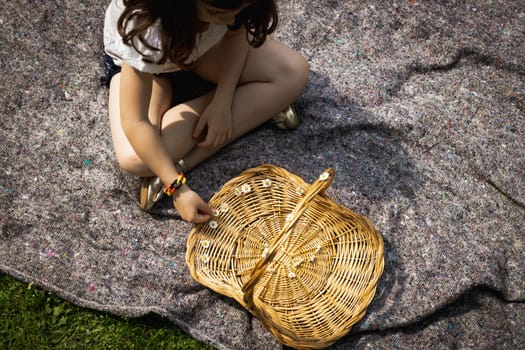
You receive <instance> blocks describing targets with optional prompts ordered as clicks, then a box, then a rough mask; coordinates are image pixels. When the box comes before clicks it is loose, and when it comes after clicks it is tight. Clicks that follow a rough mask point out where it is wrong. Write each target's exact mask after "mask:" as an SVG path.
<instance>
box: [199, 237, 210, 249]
mask: <svg viewBox="0 0 525 350" xmlns="http://www.w3.org/2000/svg"><path fill="white" fill-rule="evenodd" d="M201 247H203V248H204V249H207V248H209V247H210V241H208V240H207V239H205V240H203V241H201Z"/></svg>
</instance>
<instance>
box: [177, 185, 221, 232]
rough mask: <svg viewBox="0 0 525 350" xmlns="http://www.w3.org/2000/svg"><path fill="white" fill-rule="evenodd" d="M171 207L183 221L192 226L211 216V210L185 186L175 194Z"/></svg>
mask: <svg viewBox="0 0 525 350" xmlns="http://www.w3.org/2000/svg"><path fill="white" fill-rule="evenodd" d="M173 206H174V207H175V209H177V212H178V213H179V215H180V216H181V217H182V219H183V220H184V221H188V222H192V223H194V224H200V223H203V222H205V221H207V220H209V219H210V218H211V217H212V216H213V208H212V207H210V206H209V205H208V203H206V202H205V201H204V200H203V199H202V198H201V197H200V196H199V195H198V194H197V193H195V192H194V191H192V190H191V189H190V188H189V187H188V186H186V185H183V186H182V187H181V188H179V189H178V190H177V192H175V194H174V198H173Z"/></svg>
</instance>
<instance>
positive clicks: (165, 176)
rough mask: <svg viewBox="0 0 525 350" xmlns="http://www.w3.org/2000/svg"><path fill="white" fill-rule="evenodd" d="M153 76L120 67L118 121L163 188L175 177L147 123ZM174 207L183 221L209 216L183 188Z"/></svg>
mask: <svg viewBox="0 0 525 350" xmlns="http://www.w3.org/2000/svg"><path fill="white" fill-rule="evenodd" d="M152 85H153V76H152V75H151V74H148V73H143V72H139V71H137V70H136V69H134V68H132V67H130V66H128V65H127V64H125V63H123V64H122V72H121V77H120V120H121V125H122V129H123V130H124V133H125V134H126V136H127V137H128V140H129V142H130V143H131V146H132V147H133V149H134V150H135V152H136V153H137V155H138V156H139V157H140V159H142V160H143V161H144V163H145V164H146V166H147V167H148V168H149V169H150V170H151V171H152V172H153V173H154V174H155V175H157V176H158V177H159V178H160V179H161V181H162V183H163V184H165V185H169V184H171V183H172V182H173V180H175V179H176V178H177V176H178V172H177V169H176V168H175V165H174V164H173V161H172V160H171V158H170V156H169V154H168V152H167V151H166V149H165V146H164V144H163V142H162V139H161V138H160V134H159V131H158V129H157V128H155V127H154V126H153V125H152V124H151V123H150V121H149V119H148V110H149V101H150V99H151V89H152ZM173 203H174V206H175V207H176V208H177V211H178V212H179V214H180V216H181V217H182V219H184V220H186V221H190V222H194V223H199V222H204V221H206V220H208V219H209V218H210V216H211V215H212V208H211V207H210V206H209V205H208V204H207V203H206V202H204V201H203V200H202V198H201V197H200V196H199V195H197V194H196V193H195V192H193V191H192V190H191V189H190V188H189V187H188V186H186V185H183V186H182V187H181V188H180V189H179V190H177V192H176V193H175V194H174V202H173Z"/></svg>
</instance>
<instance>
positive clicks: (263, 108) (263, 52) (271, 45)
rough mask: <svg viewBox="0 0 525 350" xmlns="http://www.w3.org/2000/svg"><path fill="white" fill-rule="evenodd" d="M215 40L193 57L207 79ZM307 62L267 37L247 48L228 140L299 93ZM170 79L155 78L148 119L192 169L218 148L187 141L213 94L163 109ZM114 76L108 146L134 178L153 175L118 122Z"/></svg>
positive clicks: (212, 73) (213, 73)
mask: <svg viewBox="0 0 525 350" xmlns="http://www.w3.org/2000/svg"><path fill="white" fill-rule="evenodd" d="M220 49H221V47H220V44H219V45H217V46H215V47H214V48H212V49H211V50H209V51H208V52H207V53H206V54H205V55H204V56H203V57H201V58H200V59H199V62H198V64H197V67H196V69H195V72H196V73H197V74H198V75H200V76H201V77H203V78H204V79H207V80H209V81H212V82H216V81H217V78H218V77H217V72H218V67H217V59H216V57H217V56H216V55H217V54H218V52H219V50H220ZM308 74H309V69H308V64H307V63H306V61H305V59H304V58H303V57H302V56H300V55H299V54H298V53H297V52H295V51H293V50H292V49H290V48H288V47H287V46H285V45H283V44H281V43H279V42H277V41H275V40H273V39H271V38H268V39H267V41H266V43H265V44H264V45H263V46H262V47H260V48H250V51H249V53H248V57H247V61H246V65H245V67H244V70H243V72H242V74H241V77H240V81H239V86H238V88H237V89H236V92H235V96H234V99H233V103H232V118H233V121H232V125H233V131H232V136H231V138H230V139H229V140H228V143H229V142H231V141H233V140H235V139H237V138H238V137H240V136H242V135H244V134H246V133H247V132H249V131H250V130H252V129H254V128H255V127H257V126H259V125H260V124H262V123H264V122H265V121H267V120H269V119H271V118H272V117H273V116H274V115H275V114H277V113H278V112H280V111H281V110H283V109H284V108H285V107H286V106H288V105H290V104H291V103H292V102H293V101H294V100H295V99H296V98H297V97H298V96H299V94H300V93H301V91H302V90H303V89H304V86H305V85H306V82H307V80H308ZM171 93H172V91H171V85H170V82H169V81H167V80H166V79H163V78H158V77H156V78H155V80H154V84H153V90H152V97H151V101H150V109H149V119H150V121H151V123H152V124H153V125H157V126H159V127H160V130H159V132H160V134H161V137H162V140H163V142H164V144H165V146H166V149H167V150H168V152H169V153H170V155H171V159H172V160H173V161H174V162H176V161H178V160H180V159H184V162H185V166H186V168H187V169H188V170H189V169H192V168H194V167H195V166H197V165H198V164H199V163H201V162H202V161H203V160H205V159H206V158H208V157H210V156H211V155H212V154H214V153H215V152H217V151H218V150H219V149H220V147H216V148H201V147H196V145H197V143H198V142H199V141H200V140H196V139H193V137H192V134H193V129H194V128H195V126H196V124H197V120H198V118H199V116H200V115H201V114H202V112H203V111H204V110H205V108H206V107H207V106H208V104H209V102H210V101H211V98H212V96H213V92H211V93H208V94H206V95H203V96H200V97H198V98H196V99H194V100H191V101H188V102H185V103H183V104H180V105H177V106H175V107H172V108H171V109H168V108H169V103H170V101H171ZM119 94H120V75H119V74H117V75H115V76H114V77H113V79H112V81H111V86H110V98H109V115H110V125H111V133H112V138H113V145H114V149H115V153H116V156H117V160H118V162H119V165H120V167H121V168H122V169H123V170H125V171H127V172H129V173H132V174H134V175H137V176H152V175H154V174H153V173H152V172H151V171H150V170H149V169H148V168H147V167H146V166H145V165H144V163H143V162H142V160H141V159H140V158H139V157H138V156H137V155H136V153H135V151H134V150H133V148H132V146H131V145H130V143H129V141H128V139H127V137H126V135H125V134H124V131H123V130H122V127H121V125H120V108H119V100H120V99H119Z"/></svg>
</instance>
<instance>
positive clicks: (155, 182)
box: [140, 176, 164, 210]
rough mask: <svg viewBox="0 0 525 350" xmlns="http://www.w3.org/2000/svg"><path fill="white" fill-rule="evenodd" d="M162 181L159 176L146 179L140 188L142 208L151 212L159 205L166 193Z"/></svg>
mask: <svg viewBox="0 0 525 350" xmlns="http://www.w3.org/2000/svg"><path fill="white" fill-rule="evenodd" d="M162 187H163V184H162V181H160V178H158V177H157V176H151V177H145V178H144V179H143V180H142V185H141V186H140V207H141V208H142V209H143V210H149V209H151V208H152V207H153V205H154V204H155V203H157V202H158V201H159V200H160V199H161V198H162V195H163V194H164V192H163V191H162Z"/></svg>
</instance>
